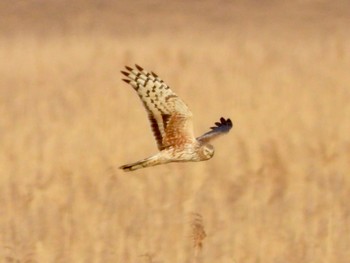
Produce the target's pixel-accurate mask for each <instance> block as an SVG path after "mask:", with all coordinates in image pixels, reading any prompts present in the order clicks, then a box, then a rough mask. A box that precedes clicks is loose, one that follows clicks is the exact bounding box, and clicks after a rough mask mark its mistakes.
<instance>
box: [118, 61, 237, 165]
mask: <svg viewBox="0 0 350 263" xmlns="http://www.w3.org/2000/svg"><path fill="white" fill-rule="evenodd" d="M135 66H136V68H135V69H133V68H130V67H126V69H127V71H122V74H123V75H125V76H126V77H127V78H126V79H123V80H124V81H125V82H126V83H129V84H130V85H131V86H132V87H133V88H134V89H135V91H136V92H137V94H138V95H139V97H140V99H141V101H142V102H143V105H144V107H145V108H146V110H147V112H148V118H149V120H150V122H151V127H152V131H153V134H154V137H155V139H156V142H157V146H158V149H159V152H158V153H157V154H155V155H153V156H151V157H149V158H146V159H143V160H140V161H138V162H135V163H131V164H126V165H123V166H121V167H120V169H123V170H124V171H133V170H136V169H139V168H144V167H149V166H154V165H158V164H165V163H169V162H187V161H205V160H208V159H210V158H212V157H213V155H214V147H213V146H212V145H210V144H209V142H210V141H211V140H212V139H214V138H216V137H218V136H220V135H222V134H225V133H228V132H229V131H230V129H231V128H232V122H231V120H230V119H227V120H226V119H224V118H220V122H216V123H215V125H216V126H214V127H211V131H209V132H207V133H205V134H203V135H202V136H200V137H198V138H195V136H194V134H193V122H192V112H191V111H190V110H189V108H188V107H187V105H186V104H185V103H184V102H183V101H182V100H181V99H180V98H179V97H178V96H177V95H176V94H175V93H174V92H173V91H172V90H171V89H170V87H169V86H168V85H167V84H165V83H164V81H163V80H161V79H160V78H159V77H158V76H157V75H156V74H155V73H154V72H151V73H149V72H147V71H145V70H144V69H143V68H142V67H140V66H138V65H135Z"/></svg>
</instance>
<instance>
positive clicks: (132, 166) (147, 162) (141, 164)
mask: <svg viewBox="0 0 350 263" xmlns="http://www.w3.org/2000/svg"><path fill="white" fill-rule="evenodd" d="M162 163H164V161H162V160H161V158H159V155H158V154H157V155H154V156H151V157H149V158H146V159H143V160H140V161H137V162H134V163H129V164H125V165H122V166H120V167H119V169H122V170H124V171H125V172H130V171H135V170H137V169H141V168H146V167H150V166H155V165H158V164H162Z"/></svg>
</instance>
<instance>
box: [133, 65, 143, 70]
mask: <svg viewBox="0 0 350 263" xmlns="http://www.w3.org/2000/svg"><path fill="white" fill-rule="evenodd" d="M135 67H136V68H137V69H138V70H139V71H143V68H142V67H141V66H139V65H137V64H135Z"/></svg>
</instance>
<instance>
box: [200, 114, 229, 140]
mask: <svg viewBox="0 0 350 263" xmlns="http://www.w3.org/2000/svg"><path fill="white" fill-rule="evenodd" d="M231 128H232V121H231V120H230V119H227V120H225V119H224V118H222V117H221V118H220V122H215V126H213V127H210V129H211V131H209V132H207V133H204V134H203V135H202V136H200V137H198V138H197V140H198V141H200V142H202V143H208V142H209V141H211V140H213V139H215V138H217V137H219V136H221V135H223V134H225V133H228V132H229V131H230V130H231Z"/></svg>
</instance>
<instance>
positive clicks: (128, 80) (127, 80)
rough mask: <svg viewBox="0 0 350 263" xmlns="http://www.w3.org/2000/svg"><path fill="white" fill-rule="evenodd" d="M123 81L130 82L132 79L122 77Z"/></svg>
mask: <svg viewBox="0 0 350 263" xmlns="http://www.w3.org/2000/svg"><path fill="white" fill-rule="evenodd" d="M122 80H123V81H125V82H126V83H130V82H131V80H130V79H122Z"/></svg>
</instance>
